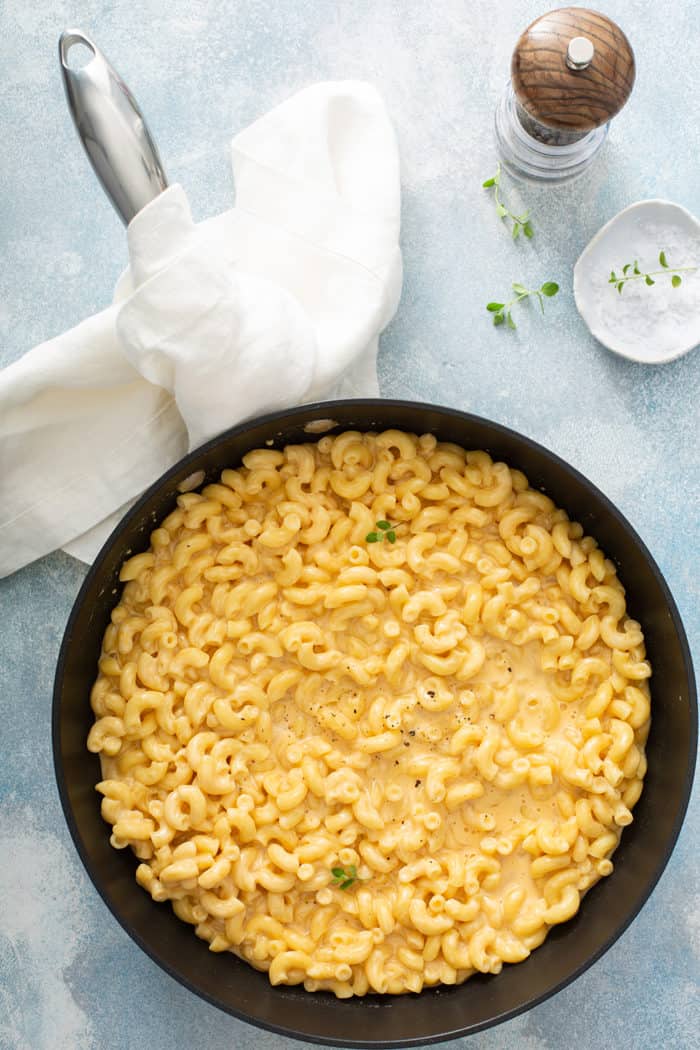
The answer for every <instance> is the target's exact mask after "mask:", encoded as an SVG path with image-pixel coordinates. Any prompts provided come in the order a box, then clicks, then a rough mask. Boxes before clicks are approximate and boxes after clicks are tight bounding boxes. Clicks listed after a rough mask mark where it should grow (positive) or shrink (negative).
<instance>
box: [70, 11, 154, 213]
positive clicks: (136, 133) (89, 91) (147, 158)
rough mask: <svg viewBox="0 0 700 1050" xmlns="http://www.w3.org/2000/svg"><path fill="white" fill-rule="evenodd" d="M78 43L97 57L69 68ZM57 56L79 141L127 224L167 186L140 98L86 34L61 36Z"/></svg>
mask: <svg viewBox="0 0 700 1050" xmlns="http://www.w3.org/2000/svg"><path fill="white" fill-rule="evenodd" d="M74 44H82V45H84V46H85V47H87V48H88V49H89V50H90V51H91V52H92V58H91V59H90V60H89V62H88V63H87V65H85V66H83V67H82V68H81V69H72V68H71V67H70V65H69V58H68V53H69V51H70V49H71V48H72V47H73V45H74ZM58 54H59V58H60V62H61V72H62V74H63V85H64V87H65V91H66V99H67V101H68V108H69V109H70V112H71V116H72V117H73V122H74V124H75V126H76V129H77V131H78V135H79V136H80V140H81V142H82V144H83V147H84V149H85V152H86V153H87V155H88V158H89V160H90V163H91V164H92V167H93V170H94V172H95V174H96V175H97V177H98V179H99V180H100V182H101V183H102V187H103V189H104V191H105V193H106V194H107V196H108V197H109V199H110V200H111V202H112V204H113V205H114V207H115V208H116V211H117V214H118V215H119V217H120V218H121V219H122V221H123V222H124V223H125V224H127V225H128V224H129V223H130V222H131V220H132V219H133V217H134V215H136V214H137V212H139V211H141V209H142V208H143V207H145V205H146V204H148V203H149V202H150V201H152V200H153V199H154V198H155V197H157V196H158V194H159V193H162V192H163V190H164V189H165V188H166V186H167V185H168V180H167V177H166V175H165V172H164V171H163V165H162V164H161V161H160V157H159V156H158V150H157V148H156V145H155V143H154V141H153V139H152V138H151V134H150V132H149V130H148V127H147V125H146V122H145V120H144V118H143V115H142V113H141V110H140V109H139V107H138V105H137V103H136V99H135V98H134V96H133V95H132V94H131V92H130V91H129V89H128V87H127V86H126V84H125V83H124V81H123V80H122V79H121V77H120V76H119V74H118V73H117V72H116V70H115V69H113V68H112V66H111V65H110V64H109V62H108V61H107V59H106V58H105V56H104V55H103V54H102V52H101V51H100V49H99V48H98V47H97V46H96V45H95V44H94V43H93V42H92V40H90V38H89V37H88V36H86V35H85V33H82V32H81V31H80V30H79V29H68V30H66V31H65V32H64V33H61V36H60V39H59V42H58Z"/></svg>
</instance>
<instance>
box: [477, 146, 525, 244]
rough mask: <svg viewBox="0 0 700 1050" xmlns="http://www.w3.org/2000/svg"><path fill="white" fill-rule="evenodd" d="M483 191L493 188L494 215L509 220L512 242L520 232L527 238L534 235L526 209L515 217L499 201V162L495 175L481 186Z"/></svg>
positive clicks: (513, 213)
mask: <svg viewBox="0 0 700 1050" xmlns="http://www.w3.org/2000/svg"><path fill="white" fill-rule="evenodd" d="M481 185H482V186H483V187H484V189H491V188H493V199H494V203H495V205H496V214H497V215H498V217H499V219H510V221H511V222H512V224H513V225H512V227H511V231H510V234H511V237H512V238H513V240H514V241H517V239H518V237H519V236H520V231H521V230H522V232H523V233H524V234H525V236H526V237H527V238H530V237H532V236H533V234H534V232H535V231H534V230H533V228H532V223H531V222H530V219H529V215H530V212H529V211H528V210H527V209H526V210H525V211H524V212H523V213H522V215H516V214H515V212H513V211H511V210H510V208H509V207H508V205H507V204H506V203H505V202H504V201H502V200H501V196H500V188H501V164H500V161H499V163H498V165H497V167H496V174H495V175H492V176H491V178H490V179H486V180H485V182H482V184H481Z"/></svg>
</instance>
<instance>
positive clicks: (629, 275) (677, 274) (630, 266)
mask: <svg viewBox="0 0 700 1050" xmlns="http://www.w3.org/2000/svg"><path fill="white" fill-rule="evenodd" d="M659 262H660V263H661V267H662V268H661V269H660V270H650V271H649V272H646V271H645V270H640V269H639V263H638V262H637V260H636V259H635V260H634V262H633V263H625V265H624V266H623V267H622V273H621V274H617V273H615V271H614V270H611V271H610V276H609V277H608V284H614V285H615V287H616V288H617V290H618V292H619V293H620V295H622V289H623V288H624V287H625V285H626V284H629V282H630V281H642V280H643V281H644V283H645V284H649V285H652V284H656V281H655V280H654V277H660V276H663V275H668V276H669V277H670V278H671V285H672V287H673V288H678V287H680V285H681V284H682V283H683V278H682V277H681V274H682V273H693V272H694V271H695V270H697V266H670V265H669V263H668V261H667V259H666V252H664V251H661V252H659Z"/></svg>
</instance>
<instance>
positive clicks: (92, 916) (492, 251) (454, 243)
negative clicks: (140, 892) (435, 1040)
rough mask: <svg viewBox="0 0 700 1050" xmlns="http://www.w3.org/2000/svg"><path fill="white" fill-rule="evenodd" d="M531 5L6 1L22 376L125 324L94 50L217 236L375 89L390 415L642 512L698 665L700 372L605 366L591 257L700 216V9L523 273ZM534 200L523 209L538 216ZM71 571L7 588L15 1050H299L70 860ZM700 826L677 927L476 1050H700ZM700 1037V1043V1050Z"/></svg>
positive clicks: (666, 34)
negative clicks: (331, 93)
mask: <svg viewBox="0 0 700 1050" xmlns="http://www.w3.org/2000/svg"><path fill="white" fill-rule="evenodd" d="M546 6H547V5H546V4H545V3H536V2H529V0H501V2H500V3H499V4H498V5H496V4H495V3H483V2H481V0H479V2H476V3H469V2H467V0H464V2H458V0H431V2H430V3H429V4H423V3H418V2H413V0H406V2H403V3H401V2H389V0H299V2H295V3H288V2H282V3H281V4H280V3H278V4H270V3H269V2H261V0H247V2H243V0H238V2H236V0H218V2H216V3H214V2H210V3H207V2H203V0H168V2H166V0H142V2H141V3H139V4H136V3H110V2H106V0H84V2H83V3H72V2H69V0H52V2H51V3H50V4H47V3H44V2H42V0H4V5H0V19H1V21H0V69H2V70H3V73H2V91H1V92H0V128H1V129H2V135H3V160H2V166H1V168H0V180H1V184H0V216H1V218H0V231H1V233H2V243H3V265H2V267H0V333H1V336H2V339H1V344H2V345H1V346H0V363H1V364H5V363H8V362H9V361H11V360H13V359H14V358H16V357H18V356H19V355H20V354H21V353H23V352H24V351H25V350H26V349H28V348H29V347H30V346H32V345H33V344H34V343H36V342H39V341H40V340H42V339H45V338H48V337H49V336H52V335H55V334H57V333H58V332H60V331H62V330H63V329H65V328H66V327H68V326H69V325H72V324H74V323H76V322H77V321H79V320H80V319H82V318H83V317H84V316H85V315H86V314H88V313H91V312H93V311H95V310H96V309H98V308H100V307H102V306H103V305H104V304H106V303H107V302H108V300H109V298H110V296H111V291H112V288H113V285H114V282H115V279H116V277H117V276H118V274H119V273H120V271H121V269H122V268H123V266H124V263H125V241H124V236H123V232H122V229H121V227H120V225H119V223H118V221H117V220H116V218H115V216H114V214H113V212H112V210H111V208H110V206H109V204H108V203H107V202H106V200H105V199H104V198H103V196H102V194H101V190H100V189H99V187H98V185H97V183H96V181H95V179H94V177H93V175H92V173H91V171H90V169H89V167H88V164H87V162H86V161H85V159H84V157H83V156H82V153H81V150H80V148H79V145H78V142H77V139H76V136H75V132H74V130H73V128H72V126H71V124H70V120H69V117H68V114H67V110H66V107H65V103H64V99H63V93H62V89H61V83H60V77H59V72H58V65H57V60H56V41H57V37H58V34H59V32H60V31H61V30H62V29H64V28H66V27H69V26H74V25H77V26H79V27H80V28H83V29H85V30H86V31H87V32H88V33H91V34H92V35H93V36H94V37H95V39H96V40H97V42H98V43H99V44H100V45H101V46H102V48H103V49H104V50H105V51H106V53H107V55H108V56H109V57H110V58H111V59H112V61H113V62H114V63H115V65H116V66H117V68H118V69H119V70H120V72H121V73H122V74H123V76H124V78H125V79H126V81H127V83H129V85H130V86H131V87H132V89H133V90H134V92H135V94H136V95H137V97H138V98H139V100H140V101H141V103H142V105H143V106H144V109H145V111H146V113H147V116H148V119H149V123H150V125H151V128H152V130H153V132H154V135H155V137H156V139H157V141H158V142H159V144H160V148H161V153H162V155H163V159H164V163H165V166H166V170H167V171H168V174H169V176H170V178H171V180H172V181H175V180H177V181H180V182H182V183H183V184H184V186H185V188H186V190H187V192H188V193H189V195H190V199H191V202H192V205H193V210H194V213H195V216H196V217H198V218H204V217H205V216H207V215H210V214H213V213H214V212H217V211H220V210H222V209H224V208H225V207H227V206H228V205H229V203H230V200H231V192H232V191H231V178H230V171H229V161H228V140H229V139H230V137H231V135H232V133H233V132H234V131H235V130H237V129H238V128H241V127H243V126H244V125H246V124H248V123H249V122H250V121H252V120H253V119H254V118H255V117H256V116H258V115H259V114H261V113H262V112H264V111H265V110H267V109H268V108H269V107H271V106H272V105H274V104H275V103H277V102H279V101H281V100H283V99H284V98H285V97H287V96H288V95H290V94H291V93H292V92H293V91H295V90H297V89H298V88H301V87H303V86H304V85H306V84H309V83H311V82H313V81H315V80H319V79H324V78H345V77H362V78H367V79H369V80H371V81H373V82H374V83H375V84H376V85H377V86H378V87H379V88H380V90H381V91H382V92H383V94H384V97H385V99H386V101H387V104H388V107H389V110H390V112H391V115H392V118H393V120H394V121H395V125H396V129H397V133H398V137H399V143H400V147H401V153H402V166H403V167H402V170H403V221H404V225H403V236H402V242H403V249H404V253H405V254H404V258H405V268H406V278H405V287H404V296H403V301H402V304H401V307H400V309H399V313H398V316H397V318H396V320H395V321H394V323H393V324H392V326H391V328H390V329H389V331H388V332H387V333H386V334H385V336H384V338H383V340H382V345H381V356H380V379H381V387H382V392H383V393H384V394H385V395H387V396H397V397H398V396H403V397H415V398H418V399H424V400H429V401H430V400H432V401H437V402H443V403H445V404H448V405H454V406H456V407H460V408H466V409H469V410H472V411H474V412H476V413H481V414H483V415H486V416H489V417H491V418H492V419H496V420H499V421H500V422H503V423H506V424H509V425H511V426H513V427H515V428H516V429H519V430H522V431H523V432H525V433H526V434H529V435H531V436H532V437H534V438H535V439H537V440H539V441H541V442H543V443H544V444H545V445H548V446H549V447H550V448H553V449H555V450H556V451H557V452H559V453H560V454H561V455H562V456H564V457H565V458H566V459H568V460H569V461H570V462H571V463H573V464H575V466H577V467H579V468H580V469H581V470H582V471H583V472H584V473H585V474H587V475H588V476H589V477H590V478H591V479H592V480H593V481H594V482H596V483H597V484H598V485H600V487H601V488H602V489H603V490H604V491H605V492H606V493H607V494H608V495H609V496H610V497H611V498H612V499H613V500H614V501H616V502H617V504H618V505H619V506H620V508H621V509H622V511H623V512H624V513H625V514H626V515H627V517H628V518H630V519H631V521H632V522H633V523H634V525H635V526H636V528H637V529H638V530H639V532H640V533H641V535H642V537H643V538H644V540H645V541H646V542H647V544H648V545H649V547H650V548H651V550H652V551H653V552H654V554H655V556H656V557H657V559H658V561H659V563H660V565H661V568H662V570H663V571H664V572H665V574H666V576H667V579H668V581H669V584H670V585H671V588H672V590H673V592H674V594H675V596H676V599H677V601H678V604H679V606H680V609H681V613H682V615H683V617H684V620H685V623H686V627H687V629H688V633H689V636H690V640H691V645H693V646H694V649H695V652H696V654H697V652H698V643H699V642H700V617H699V613H698V609H699V607H700V600H699V599H700V593H699V589H698V560H697V550H698V540H699V539H700V536H699V535H698V517H699V515H698V509H699V494H698V471H697V458H698V457H697V450H698V443H697V433H698V423H699V417H698V404H699V403H700V357H699V356H698V352H697V351H696V352H695V353H692V354H690V355H688V356H686V357H685V358H682V359H681V360H679V361H677V362H675V363H673V364H670V365H666V366H663V367H661V368H656V369H654V368H650V367H644V366H639V365H634V364H631V363H627V362H625V361H623V360H621V359H619V358H616V357H614V356H613V355H611V354H609V353H608V352H607V351H606V350H604V349H603V348H602V347H601V346H599V345H598V344H597V343H596V342H595V341H594V340H593V339H592V338H591V337H590V336H589V335H588V333H587V330H586V329H585V327H584V325H583V323H582V321H581V320H580V319H579V317H578V315H577V313H576V310H575V308H574V303H573V296H572V292H571V271H572V267H573V263H574V261H575V260H576V258H577V256H578V254H579V253H580V251H581V249H582V248H583V247H584V245H585V244H586V243H587V241H588V240H589V238H590V237H591V236H592V234H593V233H594V232H595V231H596V230H597V229H598V228H599V227H600V226H601V225H602V223H603V222H604V221H606V220H607V219H609V218H610V217H611V216H612V215H614V214H615V213H616V212H617V211H618V210H619V209H620V208H621V207H623V206H624V205H627V204H629V203H631V202H632V201H635V200H639V199H642V198H646V197H656V196H658V197H665V198H668V199H670V200H674V201H677V202H678V203H680V204H684V205H685V206H686V207H688V208H690V209H691V210H694V211H695V212H696V213H698V211H700V168H699V167H698V155H699V154H700V133H699V127H698V121H697V113H698V101H699V99H698V89H697V72H696V71H697V54H698V46H699V45H700V35H699V32H698V28H697V11H698V8H697V3H696V2H695V0H674V2H673V3H672V4H649V3H648V2H647V0H606V2H605V4H604V8H605V11H606V13H608V14H609V15H611V16H612V17H613V18H615V19H617V20H618V21H619V23H620V24H621V25H622V27H623V28H624V29H625V30H626V31H627V33H628V35H629V37H630V38H631V40H632V43H633V46H634V48H635V51H636V54H637V59H638V79H637V85H636V88H635V91H634V94H633V97H632V101H631V103H630V104H629V106H628V107H627V108H626V109H625V110H624V111H623V113H622V114H620V116H619V117H618V118H617V119H616V120H615V122H614V124H613V129H612V132H611V135H610V138H609V140H608V143H607V145H606V147H605V151H604V155H603V156H601V157H599V158H598V161H597V162H596V164H595V166H594V168H593V169H592V170H591V171H590V172H589V173H588V174H587V175H586V176H585V177H584V178H583V179H582V180H581V181H579V182H577V183H575V184H574V185H572V186H570V187H568V188H563V189H558V190H548V191H544V190H533V189H527V190H526V191H525V192H524V193H523V199H524V200H525V201H526V202H527V204H528V205H529V206H530V207H531V209H532V212H533V221H534V224H535V227H536V238H535V240H534V241H533V242H532V243H531V244H527V243H524V244H518V245H513V244H512V243H511V242H510V240H509V238H508V236H507V234H506V233H505V231H504V230H502V229H500V228H499V226H498V224H497V221H496V219H495V216H494V212H493V205H492V202H491V200H490V199H489V197H488V195H487V194H486V192H485V191H483V190H481V189H480V185H481V181H482V180H483V179H484V178H485V177H486V176H488V175H490V174H491V173H492V171H493V169H494V166H495V156H494V150H493V145H492V137H491V128H492V119H493V110H494V106H495V103H496V100H497V98H498V96H499V94H500V92H501V90H502V88H503V85H504V82H505V80H506V77H507V70H508V65H509V59H510V52H511V49H512V47H513V44H514V42H515V40H516V39H517V36H518V35H519V33H520V31H521V30H522V29H523V28H524V27H525V25H527V24H528V22H529V21H531V20H532V19H533V18H534V17H536V16H537V15H539V14H540V13H542V11H543V9H545V8H546ZM509 196H510V197H511V198H513V199H514V200H517V199H518V194H517V191H515V190H509ZM545 279H549V280H558V281H559V283H560V284H561V285H562V292H561V294H560V295H559V296H558V298H557V299H555V300H553V301H551V302H549V303H548V305H547V316H546V318H544V319H542V318H540V317H538V316H537V315H536V314H535V313H534V311H533V312H530V311H528V310H526V309H523V310H522V311H521V313H522V319H519V324H520V327H519V329H518V332H517V333H511V332H505V331H503V330H496V329H494V328H492V327H491V326H490V324H489V319H488V317H487V315H486V313H485V311H484V309H483V306H484V304H485V303H486V302H487V301H488V300H489V299H493V298H499V297H500V296H502V295H503V294H504V293H505V292H506V291H507V289H508V287H509V285H510V282H511V281H512V280H521V281H524V282H526V283H529V282H533V283H534V282H536V283H540V282H541V281H543V280H545ZM84 571H85V570H84V568H83V566H81V565H80V564H79V563H78V562H75V561H73V560H71V559H70V558H69V557H67V556H66V555H63V554H55V555H53V556H51V557H48V558H45V559H44V560H43V561H42V562H40V563H38V564H36V565H34V566H32V567H30V568H28V569H25V570H24V571H22V572H20V573H18V574H16V575H15V576H14V577H12V578H10V579H8V580H5V581H2V582H0V624H1V625H2V630H1V631H0V709H1V712H0V725H1V726H2V730H1V734H0V748H1V755H0V803H1V804H0V996H2V997H3V998H4V1000H5V1001H4V1002H3V1001H2V1000H0V1047H2V1048H3V1050H5V1048H7V1050H122V1048H124V1050H126V1048H131V1047H136V1046H139V1047H148V1048H149V1050H180V1048H183V1050H184V1048H187V1047H190V1046H198V1047H207V1048H210V1050H229V1048H235V1050H253V1048H256V1050H291V1048H292V1047H293V1046H294V1045H295V1044H293V1043H292V1042H291V1041H289V1040H286V1039H284V1038H281V1037H279V1036H275V1035H270V1034H267V1033H262V1032H259V1031H257V1030H255V1029H253V1028H250V1027H248V1026H246V1025H244V1024H242V1023H239V1022H237V1021H235V1020H233V1019H231V1018H228V1017H226V1016H225V1015H224V1014H222V1013H219V1012H218V1011H217V1010H215V1009H214V1008H212V1007H210V1006H207V1005H206V1004H204V1003H203V1002H200V1001H199V1000H198V999H196V998H195V997H194V996H192V995H190V994H189V993H188V992H187V991H185V990H184V989H183V988H181V987H180V986H179V985H177V984H176V983H175V982H174V981H172V980H171V979H170V978H169V977H167V976H165V974H163V973H161V972H160V970H158V969H157V968H156V966H155V965H154V964H152V963H151V962H150V961H149V960H148V959H147V958H146V956H144V955H143V954H142V953H141V952H140V951H139V950H138V949H137V948H136V947H135V946H134V945H133V944H132V943H131V942H130V940H129V939H128V937H127V936H126V934H125V933H123V932H122V930H121V929H120V928H119V927H118V926H117V924H116V922H115V921H114V920H113V919H112V918H111V916H110V915H109V913H108V912H107V910H106V908H105V907H104V905H103V904H102V902H101V901H100V900H99V898H98V897H97V894H96V893H95V891H94V890H93V888H92V886H91V884H90V882H89V881H88V878H87V876H86V875H85V873H84V872H83V870H82V867H81V866H80V864H79V862H78V859H77V857H76V856H75V854H74V852H73V849H72V846H71V844H70V842H69V839H68V834H67V831H66V829H65V827H64V823H63V818H62V815H61V812H60V809H59V803H58V798H57V794H56V789H55V786H54V779H53V773H52V770H51V760H50V753H49V703H50V690H51V682H52V676H53V672H54V665H55V660H56V654H57V650H58V646H59V641H60V637H61V632H62V630H63V626H64V623H65V620H66V617H67V615H68V611H69V608H70V605H71V602H72V601H73V598H74V596H75V594H76V592H77V590H78V587H79V585H80V582H81V579H82V577H83V575H84ZM699 823H700V816H699V812H698V804H697V801H695V803H694V804H693V805H691V811H690V814H689V817H688V820H687V822H686V825H685V829H684V831H683V834H682V836H681V839H680V842H679V845H678V848H677V850H676V852H675V854H674V856H673V858H672V860H671V863H670V865H669V867H668V869H667V871H666V874H665V875H664V877H663V879H662V881H661V883H660V885H659V887H658V889H657V890H656V892H655V894H654V896H653V898H652V900H651V902H650V903H649V904H648V905H647V907H646V908H645V909H644V911H643V912H642V914H641V915H640V916H639V918H638V919H637V920H636V921H635V923H634V924H633V926H632V927H631V928H630V929H629V930H628V932H627V933H626V934H625V935H624V936H623V937H622V938H621V940H620V941H619V942H618V943H617V944H616V945H615V946H614V948H613V949H612V950H611V951H610V952H608V954H607V955H606V956H605V957H604V958H603V959H602V960H601V961H600V962H598V963H597V964H596V965H595V966H594V967H593V968H592V969H591V970H590V971H589V972H588V973H587V974H586V975H585V976H584V977H582V978H581V979H580V980H578V981H577V982H576V983H575V984H574V985H573V986H572V987H569V988H568V989H566V990H565V991H563V992H561V993H560V994H559V995H558V996H556V997H555V998H554V999H552V1000H550V1001H549V1002H547V1003H545V1004H543V1005H542V1006H540V1007H538V1008H537V1009H535V1010H533V1011H531V1012H530V1013H529V1014H527V1015H525V1016H522V1017H520V1018H518V1019H516V1020H515V1021H512V1022H510V1023H508V1024H506V1025H503V1026H501V1027H499V1028H497V1029H494V1030H492V1031H490V1032H487V1033H484V1034H479V1035H477V1036H474V1037H472V1038H471V1039H470V1040H465V1041H464V1043H462V1044H459V1043H458V1044H454V1045H455V1046H460V1045H461V1046H465V1047H467V1046H468V1050H515V1048H517V1050H560V1048H569V1047H574V1046H575V1047H576V1048H577V1050H598V1048H600V1047H606V1048H614V1050H627V1048H630V1050H657V1048H663V1050H676V1048H679V1050H680V1048H689V1047H691V1046H697V1045H698V1042H697V1038H698V1037H697V1031H698V1029H699V1028H700V1012H699V1008H698V970H699V966H700V897H699V896H698V884H699V879H698V874H699V867H698V850H697V846H698V838H697V831H698V825H699ZM694 1031H695V1032H696V1035H695V1036H693V1035H692V1033H693V1032H694Z"/></svg>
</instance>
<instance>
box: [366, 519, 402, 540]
mask: <svg viewBox="0 0 700 1050" xmlns="http://www.w3.org/2000/svg"><path fill="white" fill-rule="evenodd" d="M376 525H377V529H378V530H379V531H378V532H368V533H367V535H366V536H365V539H366V541H367V543H381V542H382V540H388V541H389V543H396V532H395V529H396V525H392V524H391V522H390V521H378V522H376Z"/></svg>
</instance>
